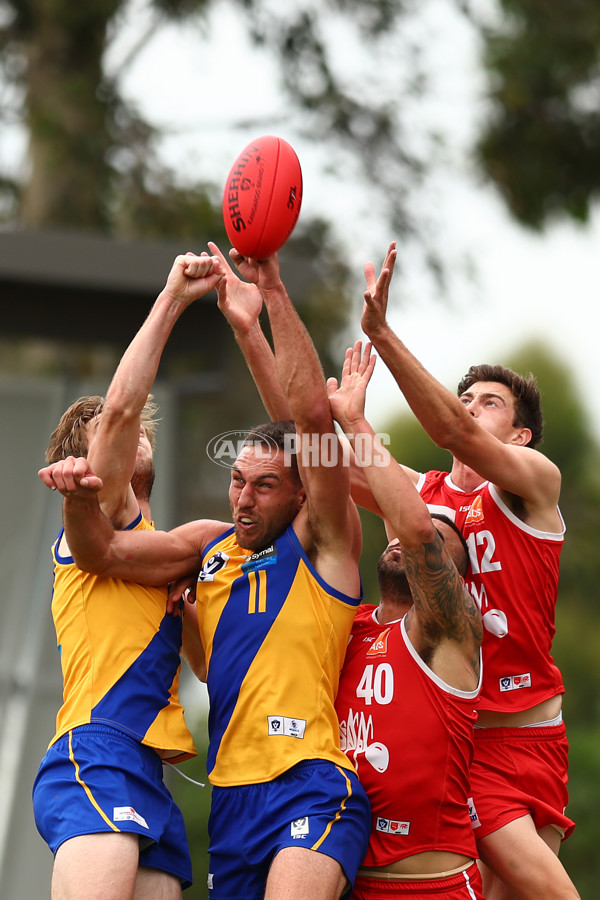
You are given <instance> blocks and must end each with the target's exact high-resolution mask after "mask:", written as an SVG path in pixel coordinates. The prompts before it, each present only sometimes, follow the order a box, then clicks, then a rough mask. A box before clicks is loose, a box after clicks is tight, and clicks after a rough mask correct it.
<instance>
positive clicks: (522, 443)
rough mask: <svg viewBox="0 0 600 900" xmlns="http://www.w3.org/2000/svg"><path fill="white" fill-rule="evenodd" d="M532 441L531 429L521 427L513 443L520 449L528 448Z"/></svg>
mask: <svg viewBox="0 0 600 900" xmlns="http://www.w3.org/2000/svg"><path fill="white" fill-rule="evenodd" d="M530 441H531V428H525V426H524V425H522V426H520V427H519V428H518V429H517V431H516V432H515V435H514V437H513V439H512V441H511V443H512V444H516V445H517V446H518V447H526V446H527V445H528V444H529V442H530Z"/></svg>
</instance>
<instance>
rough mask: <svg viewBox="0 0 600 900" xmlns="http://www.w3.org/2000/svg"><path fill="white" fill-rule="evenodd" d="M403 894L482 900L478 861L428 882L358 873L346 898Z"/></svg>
mask: <svg viewBox="0 0 600 900" xmlns="http://www.w3.org/2000/svg"><path fill="white" fill-rule="evenodd" d="M404 894H406V895H407V896H410V897H411V898H412V900H434V898H435V897H443V898H444V900H483V893H482V887H481V875H480V874H479V869H478V868H477V863H473V865H472V866H469V868H468V869H465V871H464V872H459V873H458V875H450V876H449V877H448V878H432V879H431V881H425V880H422V879H419V880H418V881H405V880H404V879H403V878H399V879H397V880H396V879H393V880H390V881H388V880H386V879H383V878H368V877H367V876H365V875H358V876H357V878H356V881H355V883H354V891H353V892H352V894H351V895H350V898H349V900H389V898H390V897H399V896H400V895H404Z"/></svg>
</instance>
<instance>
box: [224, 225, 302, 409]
mask: <svg viewBox="0 0 600 900" xmlns="http://www.w3.org/2000/svg"><path fill="white" fill-rule="evenodd" d="M208 247H209V249H210V251H211V253H213V254H214V256H216V257H217V258H218V259H219V260H220V263H221V271H222V272H223V273H224V274H223V278H222V279H221V281H220V282H219V285H218V288H217V296H218V298H219V299H218V306H219V309H220V310H221V312H222V313H223V315H224V316H225V318H226V319H227V321H228V322H229V324H230V326H231V328H232V330H233V333H234V336H235V339H236V341H237V344H238V346H239V348H240V350H241V351H242V354H243V356H244V359H245V360H246V365H247V366H248V369H249V370H250V374H251V375H252V378H253V379H254V383H255V384H256V387H257V389H258V392H259V394H260V398H261V400H262V402H263V406H264V407H265V409H266V411H267V413H268V415H269V416H270V418H271V420H272V421H273V422H281V421H285V420H287V419H290V418H291V415H290V408H289V404H288V401H287V397H286V396H285V392H284V390H283V388H282V387H281V384H280V382H279V377H278V374H277V365H276V363H275V355H274V353H273V350H272V349H271V346H270V344H269V342H268V341H267V338H266V337H265V334H264V332H263V330H262V327H261V324H260V319H259V316H260V312H261V310H262V306H263V300H262V295H261V293H260V290H259V289H258V285H257V284H256V283H253V282H252V281H242V279H241V278H239V277H238V276H237V275H236V273H235V272H234V271H233V269H232V268H231V266H230V265H229V263H228V261H227V260H226V258H225V256H224V255H223V253H222V252H221V251H220V250H219V248H218V246H217V245H216V244H215V243H213V242H212V241H211V242H209V244H208ZM236 258H237V259H238V261H239V262H240V263H241V265H242V266H243V264H244V259H243V257H240V256H237V255H236ZM248 274H250V277H251V278H254V277H255V276H256V272H255V270H254V269H251V270H250V271H249V273H248Z"/></svg>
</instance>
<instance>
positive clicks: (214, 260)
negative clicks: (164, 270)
mask: <svg viewBox="0 0 600 900" xmlns="http://www.w3.org/2000/svg"><path fill="white" fill-rule="evenodd" d="M222 277H223V273H222V271H221V260H220V259H219V258H218V257H217V256H209V255H208V254H207V253H203V254H202V255H200V256H197V255H196V254H195V253H184V254H180V255H179V256H177V257H176V258H175V262H174V263H173V266H172V268H171V271H170V272H169V277H168V278H167V283H166V285H165V288H164V289H165V291H166V292H167V293H168V294H170V295H171V296H172V298H173V299H174V300H176V301H178V302H180V303H182V304H183V305H184V306H187V305H188V304H190V303H193V302H194V300H199V299H200V297H203V296H204V295H205V294H207V293H208V292H209V291H212V290H213V288H216V287H217V285H218V284H219V282H220V280H221V278H222Z"/></svg>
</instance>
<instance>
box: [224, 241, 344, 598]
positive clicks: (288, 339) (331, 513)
mask: <svg viewBox="0 0 600 900" xmlns="http://www.w3.org/2000/svg"><path fill="white" fill-rule="evenodd" d="M231 256H232V259H233V260H234V262H235V264H236V266H237V268H238V269H239V271H240V273H241V274H242V276H244V277H246V278H248V279H249V280H250V279H251V280H253V281H254V282H255V283H256V284H257V285H258V287H259V289H260V292H261V295H262V298H263V302H264V304H265V307H266V310H267V314H268V316H269V322H270V326H271V332H272V335H273V345H274V350H275V360H276V365H277V372H278V378H279V382H280V384H281V386H282V388H283V390H284V392H285V395H286V398H287V402H288V404H289V412H290V417H291V418H292V419H293V420H294V422H295V424H296V432H297V445H298V449H299V452H298V465H299V471H300V477H301V478H302V482H303V486H304V489H305V491H306V497H307V500H306V503H305V504H304V506H303V508H302V510H301V512H300V513H299V515H298V517H297V519H296V520H295V522H294V528H295V530H296V533H297V534H298V537H299V539H300V541H301V543H302V544H303V546H304V547H305V548H307V549H308V548H309V547H310V552H311V558H312V559H313V561H314V564H315V567H316V569H317V571H318V572H319V574H320V575H321V576H322V577H323V578H324V579H325V580H326V581H328V583H329V584H331V585H332V586H333V587H336V588H337V589H338V590H341V591H343V592H344V593H347V594H351V595H352V596H358V594H359V592H360V579H359V576H358V570H357V567H356V563H357V561H358V557H359V555H360V545H361V531H360V519H359V516H358V512H357V510H356V507H355V505H354V503H353V502H352V501H351V498H350V481H349V473H348V467H347V465H344V464H343V459H342V454H341V452H339V453H338V442H337V437H336V434H335V429H334V425H333V419H332V416H331V410H330V408H329V399H328V396H327V389H326V386H325V378H324V375H323V370H322V368H321V363H320V361H319V357H318V355H317V352H316V350H315V347H314V345H313V342H312V340H311V338H310V335H309V334H308V332H307V330H306V328H305V326H304V324H303V323H302V322H301V320H300V318H299V316H298V313H297V312H296V309H295V308H294V306H293V304H292V302H291V300H290V298H289V296H288V293H287V291H286V289H285V286H284V285H283V282H282V280H281V276H280V272H279V264H278V260H277V257H276V256H272V257H271V258H270V259H267V260H264V261H260V262H257V261H254V260H244V259H243V258H241V257H240V256H239V254H236V253H235V251H233V252H232V254H231ZM308 444H310V447H311V448H312V449H313V451H314V452H306V453H305V452H304V450H305V447H306V446H307V445H308ZM323 448H324V452H322V451H323ZM350 560H353V561H354V563H355V565H353V566H351V565H349V562H350Z"/></svg>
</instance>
